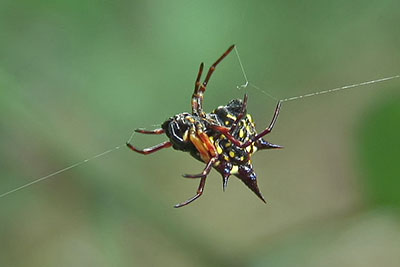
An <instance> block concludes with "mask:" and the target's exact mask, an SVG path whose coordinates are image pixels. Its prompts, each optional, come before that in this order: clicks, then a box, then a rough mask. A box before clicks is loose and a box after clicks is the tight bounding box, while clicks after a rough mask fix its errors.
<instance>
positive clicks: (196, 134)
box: [174, 122, 218, 208]
mask: <svg viewBox="0 0 400 267" xmlns="http://www.w3.org/2000/svg"><path fill="white" fill-rule="evenodd" d="M195 127H196V129H195ZM195 127H194V126H192V128H191V129H190V134H189V138H190V141H191V142H192V144H193V145H194V146H195V147H196V149H197V151H198V152H199V153H200V157H201V159H202V160H203V161H204V162H207V165H206V167H205V168H204V170H203V171H202V172H201V173H199V174H184V175H183V177H186V178H201V180H200V184H199V187H198V189H197V192H196V195H194V196H193V197H191V198H189V199H188V200H186V201H185V202H182V203H180V204H177V205H175V206H174V207H175V208H180V207H183V206H185V205H187V204H189V203H191V202H193V201H195V200H196V199H198V198H199V197H200V196H201V195H202V194H203V191H204V186H205V184H206V178H207V175H208V174H209V173H210V171H211V169H212V167H213V165H214V163H215V162H216V161H217V159H218V153H217V149H216V148H215V146H214V145H213V144H212V143H211V141H210V138H209V137H208V135H207V134H206V133H205V132H203V126H202V124H201V123H200V122H197V123H196V124H195Z"/></svg>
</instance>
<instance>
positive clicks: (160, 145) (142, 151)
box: [126, 141, 172, 155]
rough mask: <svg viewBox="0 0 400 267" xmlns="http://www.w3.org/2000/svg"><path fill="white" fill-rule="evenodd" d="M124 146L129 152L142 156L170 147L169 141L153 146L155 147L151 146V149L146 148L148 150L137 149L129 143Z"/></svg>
mask: <svg viewBox="0 0 400 267" xmlns="http://www.w3.org/2000/svg"><path fill="white" fill-rule="evenodd" d="M126 146H127V147H129V148H130V149H131V150H133V151H135V152H137V153H140V154H143V155H148V154H151V153H154V152H157V151H158V150H160V149H163V148H167V147H170V146H172V144H171V142H169V141H165V142H163V143H161V144H158V145H155V146H152V147H148V148H144V149H137V148H136V147H134V146H133V145H132V144H131V143H129V142H128V143H126Z"/></svg>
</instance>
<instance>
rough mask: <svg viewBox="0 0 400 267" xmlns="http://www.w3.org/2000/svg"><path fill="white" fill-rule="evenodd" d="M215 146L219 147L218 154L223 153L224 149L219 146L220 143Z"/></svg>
mask: <svg viewBox="0 0 400 267" xmlns="http://www.w3.org/2000/svg"><path fill="white" fill-rule="evenodd" d="M215 146H216V148H217V152H218V154H222V152H223V151H222V148H221V147H220V146H219V144H216V145H215Z"/></svg>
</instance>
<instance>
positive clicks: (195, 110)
mask: <svg viewBox="0 0 400 267" xmlns="http://www.w3.org/2000/svg"><path fill="white" fill-rule="evenodd" d="M203 68H204V63H203V62H201V64H200V68H199V72H198V73H197V78H196V82H195V84H194V92H193V95H192V113H193V114H198V111H199V110H198V109H199V95H198V91H199V87H200V78H201V74H202V73H203Z"/></svg>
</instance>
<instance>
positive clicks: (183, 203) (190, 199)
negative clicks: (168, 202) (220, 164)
mask: <svg viewBox="0 0 400 267" xmlns="http://www.w3.org/2000/svg"><path fill="white" fill-rule="evenodd" d="M205 184H206V177H203V178H201V180H200V184H199V187H198V188H197V192H196V195H194V196H193V197H191V198H189V199H188V200H186V201H185V202H182V203H179V204H176V205H175V206H174V208H180V207H183V206H186V205H187V204H189V203H192V202H193V201H195V200H196V199H198V198H199V197H200V196H201V195H202V194H203V190H204V186H205Z"/></svg>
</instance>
